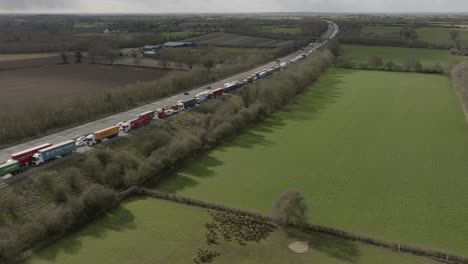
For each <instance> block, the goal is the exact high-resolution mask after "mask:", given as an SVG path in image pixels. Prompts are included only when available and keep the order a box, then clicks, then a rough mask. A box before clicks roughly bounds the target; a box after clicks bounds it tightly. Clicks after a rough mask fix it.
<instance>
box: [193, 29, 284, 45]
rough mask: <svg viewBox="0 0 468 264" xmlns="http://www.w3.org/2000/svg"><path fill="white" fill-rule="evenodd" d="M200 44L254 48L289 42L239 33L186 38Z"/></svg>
mask: <svg viewBox="0 0 468 264" xmlns="http://www.w3.org/2000/svg"><path fill="white" fill-rule="evenodd" d="M185 41H191V42H195V43H198V44H200V45H212V46H229V47H253V48H260V47H262V48H272V47H281V46H284V45H286V44H287V43H289V42H288V41H284V40H276V39H269V38H262V37H252V36H244V35H237V34H231V33H222V32H217V33H211V34H208V35H203V36H199V37H195V38H190V39H186V40H185Z"/></svg>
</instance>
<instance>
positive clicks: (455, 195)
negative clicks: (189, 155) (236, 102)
mask: <svg viewBox="0 0 468 264" xmlns="http://www.w3.org/2000/svg"><path fill="white" fill-rule="evenodd" d="M467 157H468V125H467V124H466V122H465V118H464V115H463V112H462V110H461V107H460V104H459V100H458V98H457V96H456V95H455V92H454V91H453V88H452V87H450V85H449V81H448V79H447V78H446V77H445V76H441V75H423V74H414V73H393V72H392V73H389V72H376V71H355V70H339V69H334V70H331V71H329V72H328V73H327V74H325V75H322V77H321V78H320V80H319V81H318V82H317V83H316V84H314V85H312V86H311V87H310V89H309V90H307V91H306V92H305V93H304V94H303V95H301V96H300V97H299V98H298V99H297V102H296V103H294V104H292V105H290V106H289V107H287V108H286V109H284V110H282V111H279V112H277V113H275V114H274V115H273V116H272V117H271V118H269V119H267V120H266V121H265V122H262V123H261V124H259V125H257V126H256V127H253V128H252V129H250V130H248V131H245V132H244V133H242V134H241V135H239V136H238V137H235V138H233V139H231V140H228V141H227V142H226V143H225V144H224V145H222V146H220V147H218V148H215V149H214V150H212V151H211V152H209V153H208V154H206V155H202V156H200V157H197V158H195V159H194V160H192V161H189V162H187V164H186V165H185V166H182V168H181V169H180V170H179V171H176V172H175V173H174V175H170V176H168V179H167V181H166V182H164V183H163V184H162V186H160V187H159V188H160V189H163V190H167V191H170V192H174V193H178V194H181V195H184V196H191V197H195V198H198V199H203V200H207V201H216V202H220V203H224V204H228V205H231V206H235V207H240V208H246V209H251V210H259V211H261V212H263V213H268V212H269V211H270V208H271V206H272V203H273V201H274V199H275V197H277V195H278V194H279V193H281V192H282V191H284V190H286V189H288V188H294V189H297V190H299V191H300V192H301V193H302V194H303V195H304V197H305V199H306V202H307V204H308V207H309V209H308V217H309V221H310V222H311V223H315V224H320V225H326V226H331V227H336V228H340V229H344V230H347V231H351V232H356V233H360V234H365V235H370V236H374V237H377V238H380V239H384V240H391V241H399V242H402V243H408V244H412V245H415V246H421V247H424V248H434V249H437V250H442V251H448V252H453V253H458V254H462V255H468V244H467V243H466V235H465V234H467V233H468V224H467V223H466V219H468V211H467V210H466V201H468V192H466V189H467V188H468V177H467V175H468V166H467Z"/></svg>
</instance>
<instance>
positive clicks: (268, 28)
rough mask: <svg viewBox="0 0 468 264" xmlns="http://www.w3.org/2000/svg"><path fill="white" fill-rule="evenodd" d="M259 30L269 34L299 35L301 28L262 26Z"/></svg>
mask: <svg viewBox="0 0 468 264" xmlns="http://www.w3.org/2000/svg"><path fill="white" fill-rule="evenodd" d="M259 30H261V31H265V32H271V33H275V34H301V33H302V32H303V31H302V27H276V26H273V27H272V26H264V27H259Z"/></svg>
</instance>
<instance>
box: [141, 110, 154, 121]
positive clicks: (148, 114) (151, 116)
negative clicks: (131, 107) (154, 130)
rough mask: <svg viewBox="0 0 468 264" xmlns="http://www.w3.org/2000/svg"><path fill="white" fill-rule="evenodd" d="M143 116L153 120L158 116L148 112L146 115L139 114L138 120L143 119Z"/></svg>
mask: <svg viewBox="0 0 468 264" xmlns="http://www.w3.org/2000/svg"><path fill="white" fill-rule="evenodd" d="M143 116H146V117H148V118H149V119H150V120H151V119H153V118H154V117H155V116H156V114H155V111H148V112H144V113H141V114H139V115H138V118H142V117H143Z"/></svg>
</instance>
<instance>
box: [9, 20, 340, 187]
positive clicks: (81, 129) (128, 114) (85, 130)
mask: <svg viewBox="0 0 468 264" xmlns="http://www.w3.org/2000/svg"><path fill="white" fill-rule="evenodd" d="M337 33H338V26H337V25H336V24H335V23H333V22H329V27H328V30H327V32H326V33H324V35H323V37H324V38H327V39H328V38H330V39H333V38H334V37H335V36H336V34H337ZM324 44H326V42H324V43H317V42H315V43H310V44H309V45H308V46H306V47H304V49H303V50H300V51H296V52H294V53H292V54H290V55H288V56H285V57H283V58H280V60H281V61H289V60H291V59H293V58H294V57H296V56H297V55H299V54H301V53H303V52H304V50H305V51H308V50H316V49H318V48H320V47H322V46H323V45H324ZM276 65H277V62H276V61H272V62H269V63H267V64H264V65H261V66H258V67H256V68H254V69H251V70H249V71H246V72H243V73H240V74H236V75H234V76H231V77H229V78H226V79H224V80H220V81H217V82H214V83H211V84H208V85H204V86H202V87H198V88H196V89H193V90H191V91H190V92H188V94H177V95H173V96H170V97H167V98H164V99H162V100H159V101H156V102H153V103H150V104H147V105H144V106H141V107H137V108H134V109H131V110H128V111H125V112H122V113H119V114H115V115H112V116H108V117H105V118H102V119H100V120H96V121H93V122H89V123H86V124H83V125H80V126H77V127H73V128H69V129H66V130H63V131H60V132H57V133H53V134H50V135H47V136H44V137H40V138H37V139H34V140H31V141H28V142H24V143H21V144H18V145H15V146H12V147H8V148H5V149H1V150H0V161H6V160H8V159H9V158H10V156H11V154H13V153H16V152H19V151H22V150H25V149H29V148H32V147H35V146H38V145H41V144H44V143H51V144H57V143H60V142H64V141H67V140H70V139H76V138H78V137H80V136H83V135H88V134H90V133H92V132H93V131H98V130H100V129H104V128H106V127H110V126H113V125H115V124H117V123H119V122H122V121H125V120H130V119H132V118H135V117H136V116H137V115H138V114H140V113H143V112H146V111H154V110H156V109H158V108H163V107H166V106H168V105H172V104H174V103H175V102H177V101H179V100H187V99H191V98H193V96H194V95H195V94H197V93H200V92H202V91H206V88H207V87H213V88H217V87H223V85H224V84H225V83H228V82H234V81H238V80H241V79H243V78H245V76H247V75H249V74H251V73H253V72H256V71H261V70H263V69H265V68H271V67H274V66H276ZM160 122H161V121H160V120H155V121H153V122H152V123H151V125H154V124H158V123H160ZM120 136H128V134H124V133H120V134H119V137H120ZM89 151H90V148H89V147H81V148H79V149H78V152H77V153H85V152H89ZM62 160H64V159H60V160H58V161H57V162H53V163H50V165H48V166H52V165H53V164H57V163H58V162H61V161H62ZM44 168H45V167H44V166H43V167H40V168H33V169H31V170H29V171H27V172H24V173H22V174H19V175H16V176H5V177H3V179H1V180H0V186H1V185H4V184H8V183H12V182H15V181H17V180H18V179H22V178H24V177H25V176H27V175H30V174H32V173H35V172H37V171H39V170H42V169H44Z"/></svg>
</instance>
